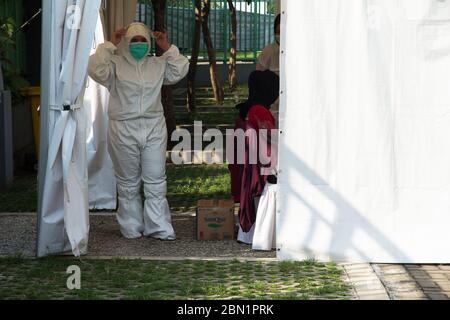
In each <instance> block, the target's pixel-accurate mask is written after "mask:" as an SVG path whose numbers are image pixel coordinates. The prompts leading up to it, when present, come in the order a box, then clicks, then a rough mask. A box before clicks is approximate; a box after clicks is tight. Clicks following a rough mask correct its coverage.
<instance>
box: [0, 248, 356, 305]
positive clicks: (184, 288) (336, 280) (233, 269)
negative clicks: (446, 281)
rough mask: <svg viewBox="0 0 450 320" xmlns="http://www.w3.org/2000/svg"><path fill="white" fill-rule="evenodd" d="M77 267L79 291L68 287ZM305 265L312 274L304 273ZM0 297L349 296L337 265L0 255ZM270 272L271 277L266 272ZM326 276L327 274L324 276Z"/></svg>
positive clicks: (308, 297) (221, 297) (219, 297)
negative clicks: (71, 271) (70, 268)
mask: <svg viewBox="0 0 450 320" xmlns="http://www.w3.org/2000/svg"><path fill="white" fill-rule="evenodd" d="M70 265H77V266H79V267H80V269H81V290H68V289H67V287H66V281H67V277H68V276H69V275H68V274H66V270H67V267H68V266H70ZM305 266H309V267H312V269H313V271H314V274H312V275H305V272H304V269H305ZM0 270H1V271H0V299H145V300H148V299H150V300H154V299H162V300H166V299H230V298H233V299H256V300H260V299H300V300H303V299H349V298H351V295H350V288H349V286H348V285H346V284H345V283H344V282H343V281H342V270H341V269H339V268H338V267H337V266H336V265H335V264H321V263H317V262H314V263H313V264H311V263H309V262H307V263H305V262H292V263H284V262H281V263H280V262H239V261H174V262H163V261H143V260H120V259H116V260H75V259H67V258H47V259H40V260H26V259H22V258H20V257H11V258H0ZM269 275H270V276H271V277H269ZM324 275H326V277H324Z"/></svg>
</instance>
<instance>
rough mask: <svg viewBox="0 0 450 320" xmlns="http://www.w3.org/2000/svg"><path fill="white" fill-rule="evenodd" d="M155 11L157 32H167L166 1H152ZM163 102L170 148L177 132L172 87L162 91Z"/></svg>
mask: <svg viewBox="0 0 450 320" xmlns="http://www.w3.org/2000/svg"><path fill="white" fill-rule="evenodd" d="M152 5H153V11H154V14H155V30H154V31H166V26H165V15H166V0H152ZM162 54H163V51H162V50H161V48H160V47H158V45H156V55H157V56H161V55H162ZM161 102H162V105H163V108H164V117H165V118H166V125H167V134H168V146H169V148H170V146H171V139H170V137H171V136H172V132H174V131H175V130H176V123H175V113H174V110H173V97H172V87H171V86H163V87H162V89H161Z"/></svg>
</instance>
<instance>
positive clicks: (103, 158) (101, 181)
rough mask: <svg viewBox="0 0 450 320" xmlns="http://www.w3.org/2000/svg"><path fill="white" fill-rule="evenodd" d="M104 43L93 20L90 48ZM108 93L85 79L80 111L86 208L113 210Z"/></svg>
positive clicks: (103, 88)
mask: <svg viewBox="0 0 450 320" xmlns="http://www.w3.org/2000/svg"><path fill="white" fill-rule="evenodd" d="M104 41H105V39H104V32H103V26H102V23H101V19H100V16H99V18H98V20H97V27H96V29H95V36H94V42H93V46H92V48H91V52H90V54H91V55H92V54H94V53H95V50H96V49H97V46H98V45H99V44H101V43H103V42H104ZM108 101H109V92H108V90H107V89H106V88H105V87H104V86H101V85H100V84H98V83H97V82H95V81H94V80H93V79H91V78H90V77H88V81H87V86H86V91H85V94H84V103H83V105H84V108H85V109H86V110H88V112H87V115H88V119H87V122H88V133H87V158H88V177H89V208H90V209H102V210H103V209H109V210H114V209H116V206H117V197H116V179H115V176H114V168H113V164H112V161H111V158H110V156H109V153H108V150H107V132H108V111H107V108H108Z"/></svg>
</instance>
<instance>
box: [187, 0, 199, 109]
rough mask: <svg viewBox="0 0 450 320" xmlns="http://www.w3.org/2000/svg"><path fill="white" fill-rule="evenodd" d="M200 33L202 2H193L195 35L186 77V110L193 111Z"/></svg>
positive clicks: (197, 0)
mask: <svg viewBox="0 0 450 320" xmlns="http://www.w3.org/2000/svg"><path fill="white" fill-rule="evenodd" d="M201 32H202V1H201V0H195V33H194V43H193V44H192V56H191V61H190V64H189V73H188V76H187V109H188V111H189V112H193V111H195V76H196V74H197V63H198V54H199V51H200V36H201Z"/></svg>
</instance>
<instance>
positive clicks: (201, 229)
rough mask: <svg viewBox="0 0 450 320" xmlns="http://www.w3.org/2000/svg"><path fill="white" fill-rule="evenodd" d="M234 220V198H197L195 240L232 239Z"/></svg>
mask: <svg viewBox="0 0 450 320" xmlns="http://www.w3.org/2000/svg"><path fill="white" fill-rule="evenodd" d="M234 220H235V218H234V200H199V201H198V203H197V240H204V241H218V240H233V239H234V233H235V221H234Z"/></svg>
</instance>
